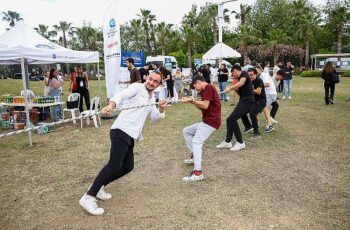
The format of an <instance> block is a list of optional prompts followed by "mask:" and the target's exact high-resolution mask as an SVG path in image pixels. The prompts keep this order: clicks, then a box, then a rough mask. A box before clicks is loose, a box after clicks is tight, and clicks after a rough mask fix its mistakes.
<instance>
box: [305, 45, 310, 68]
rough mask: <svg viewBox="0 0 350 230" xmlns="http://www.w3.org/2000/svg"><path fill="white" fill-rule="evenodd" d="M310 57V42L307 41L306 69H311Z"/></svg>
mask: <svg viewBox="0 0 350 230" xmlns="http://www.w3.org/2000/svg"><path fill="white" fill-rule="evenodd" d="M309 56H310V41H309V39H306V40H305V67H309Z"/></svg>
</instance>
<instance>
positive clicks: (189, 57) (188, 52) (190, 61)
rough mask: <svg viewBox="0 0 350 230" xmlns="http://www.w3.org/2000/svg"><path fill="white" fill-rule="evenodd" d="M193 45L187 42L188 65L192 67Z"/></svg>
mask: <svg viewBox="0 0 350 230" xmlns="http://www.w3.org/2000/svg"><path fill="white" fill-rule="evenodd" d="M191 50H192V47H191V45H190V44H187V67H188V68H191V66H192V54H191Z"/></svg>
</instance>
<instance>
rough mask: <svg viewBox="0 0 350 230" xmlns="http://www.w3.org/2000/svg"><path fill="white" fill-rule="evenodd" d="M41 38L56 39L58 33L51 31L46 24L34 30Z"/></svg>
mask: <svg viewBox="0 0 350 230" xmlns="http://www.w3.org/2000/svg"><path fill="white" fill-rule="evenodd" d="M34 29H35V30H36V31H37V32H38V33H39V34H40V35H41V36H43V37H44V38H47V39H50V38H51V37H54V36H56V35H57V32H56V31H54V30H53V31H50V30H49V26H47V25H44V24H39V25H38V27H35V28H34Z"/></svg>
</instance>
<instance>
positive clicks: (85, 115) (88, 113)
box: [80, 97, 101, 128]
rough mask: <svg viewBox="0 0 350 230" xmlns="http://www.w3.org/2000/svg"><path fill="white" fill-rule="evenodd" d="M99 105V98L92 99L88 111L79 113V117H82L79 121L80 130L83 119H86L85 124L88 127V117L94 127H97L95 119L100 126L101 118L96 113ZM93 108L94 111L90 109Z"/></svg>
mask: <svg viewBox="0 0 350 230" xmlns="http://www.w3.org/2000/svg"><path fill="white" fill-rule="evenodd" d="M99 104H100V98H99V97H94V98H92V100H91V104H90V110H85V111H83V112H81V115H82V116H83V118H82V119H81V120H80V121H81V128H83V119H84V118H86V122H87V124H88V125H90V117H92V120H93V121H94V124H95V127H96V128H97V127H98V124H97V117H98V121H99V123H100V125H101V116H100V114H99V113H98V106H99ZM92 108H94V109H92Z"/></svg>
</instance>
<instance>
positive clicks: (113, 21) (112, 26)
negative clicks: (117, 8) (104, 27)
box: [109, 18, 115, 28]
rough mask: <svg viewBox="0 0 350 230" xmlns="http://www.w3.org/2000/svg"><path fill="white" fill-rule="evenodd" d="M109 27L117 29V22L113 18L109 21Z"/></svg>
mask: <svg viewBox="0 0 350 230" xmlns="http://www.w3.org/2000/svg"><path fill="white" fill-rule="evenodd" d="M109 27H110V28H114V27H115V20H114V18H112V19H111V20H109Z"/></svg>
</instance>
